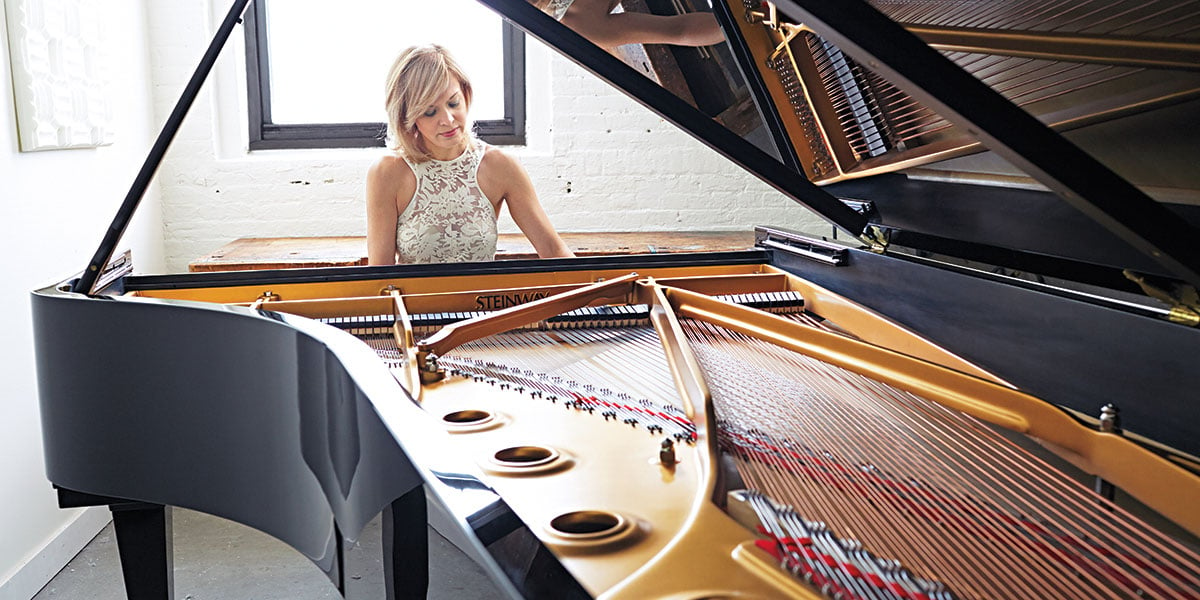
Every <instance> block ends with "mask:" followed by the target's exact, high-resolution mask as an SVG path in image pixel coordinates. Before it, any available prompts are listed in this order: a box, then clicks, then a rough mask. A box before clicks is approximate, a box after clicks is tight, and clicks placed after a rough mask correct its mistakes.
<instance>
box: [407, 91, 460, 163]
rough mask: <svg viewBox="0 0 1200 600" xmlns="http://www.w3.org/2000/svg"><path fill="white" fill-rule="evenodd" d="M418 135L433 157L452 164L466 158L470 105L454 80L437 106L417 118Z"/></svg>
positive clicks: (431, 106) (434, 104)
mask: <svg viewBox="0 0 1200 600" xmlns="http://www.w3.org/2000/svg"><path fill="white" fill-rule="evenodd" d="M416 127H417V134H418V135H420V136H421V139H422V140H423V141H424V143H425V149H426V150H427V151H428V152H429V155H430V156H432V157H434V158H436V159H438V160H450V159H452V158H457V157H458V155H460V154H462V152H463V149H464V148H465V147H466V143H467V135H468V134H467V102H466V99H465V98H463V93H462V86H460V85H459V83H458V81H456V80H451V81H450V83H449V84H448V85H447V86H446V89H445V90H443V91H442V93H441V94H440V95H439V96H438V97H437V99H436V100H435V101H434V103H433V104H431V105H429V106H427V107H425V111H424V112H422V113H421V115H420V116H418V117H417V123H416Z"/></svg>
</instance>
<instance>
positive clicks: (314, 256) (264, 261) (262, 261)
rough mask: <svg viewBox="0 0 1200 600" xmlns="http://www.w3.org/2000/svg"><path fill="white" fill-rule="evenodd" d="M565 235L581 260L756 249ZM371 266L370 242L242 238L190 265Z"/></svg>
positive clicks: (652, 236) (745, 235)
mask: <svg viewBox="0 0 1200 600" xmlns="http://www.w3.org/2000/svg"><path fill="white" fill-rule="evenodd" d="M559 235H561V236H562V238H563V241H564V242H566V243H567V246H568V247H570V248H571V250H572V251H573V252H575V255H576V256H601V255H615V254H651V253H658V252H664V253H665V252H719V251H724V250H745V249H747V248H750V247H752V246H754V232H753V231H732V232H731V231H724V232H711V231H703V232H702V231H669V232H662V231H644V232H635V233H629V232H620V233H560V234H559ZM496 258H497V259H498V260H504V259H515V258H537V254H536V253H535V252H534V251H533V246H532V245H530V243H529V241H528V240H526V239H525V236H524V235H522V234H519V233H502V234H500V239H499V240H498V242H497V244H496ZM365 264H367V239H366V238H365V237H359V236H349V237H297V238H241V239H237V240H234V241H232V242H230V243H228V244H225V245H224V246H222V247H220V248H218V249H217V250H216V251H214V252H212V253H211V254H208V255H207V256H202V257H200V258H198V259H196V260H195V261H193V262H191V263H190V264H188V270H189V271H193V272H202V271H246V270H252V269H298V268H308V267H344V266H353V265H365Z"/></svg>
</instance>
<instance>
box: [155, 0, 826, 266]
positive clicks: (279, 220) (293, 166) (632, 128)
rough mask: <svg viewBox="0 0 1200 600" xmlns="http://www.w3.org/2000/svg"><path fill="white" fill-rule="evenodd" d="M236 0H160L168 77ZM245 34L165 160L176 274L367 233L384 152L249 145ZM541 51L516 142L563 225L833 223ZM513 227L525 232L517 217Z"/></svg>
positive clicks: (532, 52) (164, 78)
mask: <svg viewBox="0 0 1200 600" xmlns="http://www.w3.org/2000/svg"><path fill="white" fill-rule="evenodd" d="M224 4H225V3H224V2H221V1H219V0H218V1H216V2H214V5H213V6H209V7H207V8H206V7H204V6H203V3H200V2H195V1H188V0H160V1H156V2H154V3H152V5H151V7H150V9H149V14H150V23H151V31H152V32H156V33H154V34H152V36H161V39H158V37H153V38H152V46H153V48H154V62H153V66H154V73H155V76H154V80H155V83H156V85H158V84H160V83H174V82H178V81H182V80H183V78H184V77H186V74H187V72H189V71H190V69H191V68H192V67H193V62H192V59H191V57H192V56H193V55H195V54H196V53H197V52H198V51H199V50H200V49H202V47H203V45H204V44H206V43H207V41H208V38H209V34H208V32H207V31H205V30H203V29H202V28H199V27H195V26H194V24H195V23H201V22H204V21H205V20H206V19H207V20H209V21H211V20H214V16H219V14H220V13H223V12H224V10H226V7H225V6H224ZM206 10H207V11H209V12H208V14H207V15H206V14H205V11H206ZM235 42H236V52H231V53H228V54H227V55H226V56H224V57H223V59H222V62H221V63H220V65H219V66H218V69H219V71H218V73H217V79H218V81H217V83H218V85H217V86H216V87H215V88H214V90H215V94H213V95H206V96H204V97H202V98H201V99H200V101H199V102H198V103H197V107H196V108H197V110H196V111H194V112H195V113H196V114H195V115H194V117H193V118H192V119H191V120H190V122H189V123H188V125H187V126H186V127H185V129H184V131H183V132H182V133H181V136H180V139H179V141H178V143H177V144H176V149H175V150H173V151H172V153H171V154H170V155H169V156H168V162H167V163H166V165H165V166H164V171H163V179H162V182H163V184H164V196H163V214H164V222H165V223H166V260H167V265H168V267H169V268H171V269H173V270H180V271H182V270H186V267H187V263H188V262H190V261H192V260H194V259H196V258H198V257H200V256H203V255H205V254H208V253H209V252H212V251H213V250H215V249H216V248H219V247H220V246H222V245H224V244H226V243H228V242H230V241H232V240H234V239H237V238H239V237H247V236H258V237H272V236H311V235H364V234H365V231H366V223H365V203H364V198H363V185H364V175H365V172H366V169H367V166H368V165H369V164H370V163H371V162H372V160H373V159H374V158H375V157H376V156H377V155H378V153H380V152H382V150H380V149H367V150H336V151H329V150H321V151H316V150H314V151H266V152H254V153H249V154H248V153H247V152H246V151H245V148H246V141H245V139H246V132H245V129H246V127H245V116H244V105H245V91H244V72H243V67H242V62H241V60H242V59H241V58H240V53H241V43H240V37H239V38H238V39H237V40H235ZM397 49H399V48H397ZM528 54H529V56H528V67H527V72H528V92H527V98H528V114H529V124H528V134H529V143H528V145H527V146H526V147H522V148H513V149H512V151H513V152H514V153H515V154H516V155H517V156H518V157H519V158H520V159H521V161H522V163H523V164H524V165H525V167H526V169H528V171H529V172H530V175H531V176H532V178H533V181H534V183H535V184H536V185H537V188H538V191H539V194H540V196H541V199H542V202H543V204H544V205H545V207H546V209H547V211H548V212H549V214H550V217H551V219H552V221H553V223H554V225H555V226H556V227H557V228H558V229H559V230H560V231H656V230H660V231H661V230H707V231H720V230H743V231H744V230H748V229H750V228H751V227H753V226H754V225H757V224H773V225H785V226H790V227H792V228H795V229H802V230H808V231H817V232H820V233H828V231H829V229H828V227H827V226H825V225H824V223H823V222H822V221H820V220H819V219H817V218H816V217H814V216H813V215H812V213H810V212H808V211H807V210H805V209H803V208H802V207H800V206H799V205H797V204H796V203H794V202H792V201H791V200H790V199H787V198H785V197H783V196H782V195H780V194H779V193H777V192H775V191H774V190H772V189H771V188H769V187H767V186H766V185H765V184H763V183H761V182H760V181H758V180H757V179H755V178H753V177H752V176H750V175H748V174H746V173H745V172H744V171H742V170H741V169H740V168H738V167H736V166H733V165H732V163H730V162H728V161H727V160H725V159H724V158H722V157H720V156H719V155H717V154H716V153H715V152H713V151H711V150H709V149H708V148H706V147H704V146H703V145H702V144H700V143H699V142H696V141H695V140H693V139H692V138H691V137H689V136H687V135H685V134H683V133H681V132H680V131H679V130H677V129H676V128H675V127H674V126H673V125H670V124H668V123H666V122H665V121H663V120H662V119H661V118H659V117H658V116H656V115H654V114H653V113H651V112H650V111H648V110H646V109H645V108H643V107H641V106H640V105H638V104H636V103H635V102H633V101H632V100H630V99H628V98H627V97H625V96H624V95H622V94H620V93H619V92H615V91H613V90H612V88H610V87H609V86H608V85H607V84H605V83H603V82H601V81H599V80H598V79H596V78H595V77H593V76H592V75H590V74H589V73H587V72H586V71H583V70H582V69H580V68H579V67H577V66H575V65H574V64H573V63H571V62H569V61H567V60H566V59H564V58H562V57H560V56H558V55H557V54H556V53H553V51H550V50H548V49H546V48H545V47H544V46H542V45H541V44H540V43H539V42H537V41H535V40H530V41H529V42H528ZM353 60H354V58H353V57H348V58H347V61H351V62H352V61H353ZM383 75H384V74H382V73H381V74H380V79H381V80H382V79H383ZM161 100H165V99H160V101H161ZM382 118H383V116H382V114H381V115H380V119H381V120H382ZM214 132H216V135H217V140H216V142H217V143H216V144H215V145H214V143H213V141H214V140H213V137H214ZM501 231H507V232H514V231H517V229H516V227H515V225H513V224H512V222H511V220H510V219H508V218H507V216H504V217H502V220H501Z"/></svg>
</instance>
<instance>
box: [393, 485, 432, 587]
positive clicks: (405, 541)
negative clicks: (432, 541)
mask: <svg viewBox="0 0 1200 600" xmlns="http://www.w3.org/2000/svg"><path fill="white" fill-rule="evenodd" d="M427 512H428V511H427V509H426V506H425V486H423V485H418V486H417V487H415V488H413V489H412V490H410V491H408V492H407V493H405V494H404V495H403V496H400V497H399V498H397V499H396V500H394V501H393V502H392V503H391V504H390V505H389V506H387V507H386V508H384V509H383V519H382V534H383V536H382V537H383V577H384V585H385V587H386V588H387V599H388V600H399V599H409V598H412V599H417V598H421V599H423V598H425V595H426V592H427V591H428V590H429V529H428V527H429V526H428V524H427V523H428V515H427Z"/></svg>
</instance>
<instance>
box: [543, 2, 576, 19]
mask: <svg viewBox="0 0 1200 600" xmlns="http://www.w3.org/2000/svg"><path fill="white" fill-rule="evenodd" d="M574 1H575V0H550V4H548V5H547V6H546V12H548V13H550V16H552V17H554V20H555V21H561V20H562V18H563V15H565V14H567V9H568V8H571V3H572V2H574Z"/></svg>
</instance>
